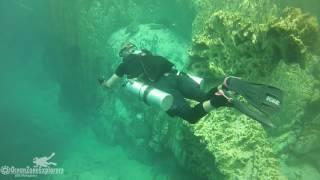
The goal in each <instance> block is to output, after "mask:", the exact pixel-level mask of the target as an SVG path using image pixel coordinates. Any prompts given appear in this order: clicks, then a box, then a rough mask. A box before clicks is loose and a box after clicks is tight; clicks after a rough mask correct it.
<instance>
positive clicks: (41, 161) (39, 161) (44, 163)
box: [32, 152, 57, 168]
mask: <svg viewBox="0 0 320 180" xmlns="http://www.w3.org/2000/svg"><path fill="white" fill-rule="evenodd" d="M55 154H56V153H54V152H53V153H52V154H51V155H50V156H48V157H46V156H44V157H40V158H39V157H35V158H33V161H32V162H33V163H34V164H35V165H34V167H35V168H48V167H50V165H53V166H56V165H57V163H54V162H48V161H49V160H50V159H51V158H52V157H53V156H54V155H55Z"/></svg>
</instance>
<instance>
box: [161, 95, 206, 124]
mask: <svg viewBox="0 0 320 180" xmlns="http://www.w3.org/2000/svg"><path fill="white" fill-rule="evenodd" d="M167 113H168V114H169V115H170V116H178V117H181V118H182V119H184V120H186V121H188V122H189V123H191V124H194V123H196V122H198V121H199V120H200V118H202V117H203V116H205V115H206V114H207V113H208V112H207V111H206V110H205V109H204V108H203V104H202V103H198V104H197V105H196V106H194V107H191V106H190V105H189V103H188V102H187V101H186V100H185V99H184V98H183V96H182V95H181V94H180V95H175V96H174V103H173V106H172V107H171V108H170V110H168V111H167Z"/></svg>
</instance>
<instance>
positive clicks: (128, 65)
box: [115, 51, 221, 123]
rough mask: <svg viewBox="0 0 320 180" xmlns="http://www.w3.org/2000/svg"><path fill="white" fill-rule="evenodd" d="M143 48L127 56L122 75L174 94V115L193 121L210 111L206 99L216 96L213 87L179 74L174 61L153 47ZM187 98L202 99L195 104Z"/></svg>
mask: <svg viewBox="0 0 320 180" xmlns="http://www.w3.org/2000/svg"><path fill="white" fill-rule="evenodd" d="M142 52H143V53H140V54H131V55H129V56H128V57H126V58H124V59H123V62H122V63H121V64H120V65H119V66H118V67H117V69H116V71H115V74H116V75H117V76H119V77H123V76H124V75H127V76H128V78H139V79H140V80H143V82H144V83H146V84H149V85H152V86H153V87H155V88H157V89H160V90H162V91H164V92H167V93H169V94H171V95H172V96H173V98H174V101H173V106H172V107H171V108H170V109H169V110H168V111H167V113H168V114H169V115H170V116H179V117H181V118H183V119H185V120H187V121H188V122H189V123H196V122H197V121H198V120H199V119H200V118H201V117H203V116H205V115H206V114H207V112H206V111H205V110H204V109H203V107H202V102H203V101H205V100H208V99H210V98H212V96H213V90H211V91H210V92H208V93H205V92H203V91H201V90H200V87H199V85H198V84H197V83H196V82H195V81H194V80H192V79H191V78H190V77H189V76H188V75H187V74H185V73H179V74H177V71H176V70H175V69H174V64H172V63H171V62H170V61H168V60H167V59H166V58H164V57H161V56H155V55H152V54H151V53H150V52H149V51H142ZM185 98H188V99H192V100H196V101H198V102H199V103H198V104H197V105H196V106H194V107H191V106H190V104H189V103H188V102H187V101H186V99H185ZM218 103H219V102H218ZM217 106H221V105H220V104H217Z"/></svg>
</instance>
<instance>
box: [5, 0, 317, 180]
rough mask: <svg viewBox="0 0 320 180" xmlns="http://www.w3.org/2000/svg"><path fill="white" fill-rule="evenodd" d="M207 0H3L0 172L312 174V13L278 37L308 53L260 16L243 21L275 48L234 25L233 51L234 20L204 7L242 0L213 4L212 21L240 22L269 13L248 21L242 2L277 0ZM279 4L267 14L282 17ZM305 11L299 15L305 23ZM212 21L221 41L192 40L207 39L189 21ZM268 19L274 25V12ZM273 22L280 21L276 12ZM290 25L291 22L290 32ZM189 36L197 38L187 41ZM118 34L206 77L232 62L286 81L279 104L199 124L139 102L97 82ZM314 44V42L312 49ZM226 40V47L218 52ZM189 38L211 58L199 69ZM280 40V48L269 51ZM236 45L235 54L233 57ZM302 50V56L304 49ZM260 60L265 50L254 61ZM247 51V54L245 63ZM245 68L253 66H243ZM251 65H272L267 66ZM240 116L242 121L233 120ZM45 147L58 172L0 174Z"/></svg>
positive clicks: (164, 179) (312, 7)
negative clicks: (258, 118)
mask: <svg viewBox="0 0 320 180" xmlns="http://www.w3.org/2000/svg"><path fill="white" fill-rule="evenodd" d="M199 2H200V4H201V2H203V3H204V4H205V3H208V2H209V3H208V4H210V6H209V5H208V4H205V6H204V7H207V9H206V8H204V7H203V6H201V5H199ZM211 2H212V3H210V0H207V1H196V0H194V1H192V0H176V1H170V0H163V1H160V0H155V1H151V0H92V1H91V0H70V1H64V0H47V1H43V0H28V1H27V0H12V1H9V0H8V1H5V0H1V1H0V24H1V25H0V27H1V29H0V39H1V42H0V137H1V145H0V168H1V172H0V173H1V174H0V179H50V180H60V179H62V180H69V179H70V180H73V179H74V180H78V179H79V180H82V179H84V180H87V179H93V180H95V179H97V180H100V179H101V180H202V179H203V180H204V179H297V180H298V179H303V180H304V179H305V180H309V179H310V180H313V179H319V178H320V158H319V157H320V156H319V155H318V152H319V150H320V145H319V142H320V114H319V108H320V103H319V102H320V93H319V92H320V83H319V82H320V76H319V71H320V69H319V68H320V58H319V51H317V49H319V48H318V47H319V46H318V47H317V45H318V44H317V43H313V41H318V40H319V39H320V36H319V38H317V37H311V38H310V37H309V36H308V35H309V34H312V35H313V34H316V32H318V34H317V35H319V34H320V30H319V27H317V26H316V25H315V26H312V25H310V24H312V22H313V21H311V20H310V21H311V23H310V24H307V25H305V26H304V25H301V26H297V27H295V28H296V29H294V28H293V29H294V30H292V33H291V32H290V30H288V31H286V30H283V31H281V32H284V33H283V34H280V35H279V37H281V36H282V37H287V36H286V35H287V34H286V33H287V32H289V35H288V37H293V36H295V35H296V34H298V35H296V36H295V37H297V39H299V38H301V42H303V43H304V45H305V46H306V47H307V50H306V51H307V53H303V55H301V57H299V58H295V57H294V58H291V59H294V60H292V61H290V57H292V56H295V55H296V54H299V53H300V52H301V51H302V50H301V49H303V47H304V45H301V46H300V44H299V43H298V44H299V45H297V46H292V47H294V48H301V49H298V50H296V49H294V48H292V47H291V45H292V44H291V41H290V42H289V43H288V42H287V41H286V38H283V39H281V38H279V37H278V39H281V41H279V42H276V41H277V40H275V39H277V38H274V36H272V35H273V34H272V33H274V32H275V31H271V30H270V31H268V30H266V28H265V26H263V27H258V26H252V28H251V29H250V30H248V32H249V33H250V31H251V30H252V31H253V32H254V33H256V34H257V37H258V38H257V42H258V43H257V44H258V45H257V46H260V44H263V40H266V41H268V39H272V40H270V42H269V41H268V42H266V43H265V45H261V46H271V45H274V46H272V48H270V49H269V48H265V51H263V52H262V50H261V49H259V48H257V49H255V48H250V47H255V45H252V44H251V45H250V44H249V45H248V43H247V41H246V40H245V39H246V38H244V37H243V36H242V35H239V39H240V40H239V44H243V46H241V48H243V49H245V50H243V49H240V48H239V52H238V51H237V52H235V51H234V50H235V49H237V48H235V49H233V46H232V43H231V41H232V40H230V41H229V39H228V36H229V35H230V34H232V32H233V31H237V28H238V29H241V28H243V27H242V26H239V27H236V28H235V29H231V28H234V26H231V25H230V26H229V25H228V23H226V24H227V25H226V24H223V23H222V24H223V25H222V24H221V26H219V25H220V24H219V23H218V21H217V20H216V19H219V18H216V19H214V18H213V19H214V20H212V21H209V20H208V19H210V18H209V17H211V16H209V15H210V14H211V13H213V12H218V11H219V10H222V11H223V12H228V11H227V10H229V14H230V10H234V9H238V8H237V7H238V6H239V7H240V5H243V4H245V5H243V6H241V7H242V8H239V12H240V13H239V14H237V15H230V16H229V15H228V13H226V14H223V13H221V14H218V15H215V17H223V18H221V19H222V20H221V22H224V20H225V21H227V20H228V19H229V20H230V19H231V20H230V22H232V19H235V18H238V17H240V18H239V20H237V22H241V23H242V22H243V23H244V24H246V25H248V26H250V25H252V24H255V23H256V24H259V23H261V24H263V23H265V24H268V23H270V22H269V21H268V20H265V19H268V16H269V15H266V17H265V18H261V19H263V20H261V19H260V20H261V21H265V22H259V23H257V22H256V21H257V20H256V19H255V18H253V17H252V16H254V15H252V16H251V15H250V14H246V13H248V12H250V10H252V9H250V7H254V6H258V5H259V4H262V3H265V4H266V6H267V5H270V3H274V2H273V1H263V0H261V1H255V0H246V1H241V0H239V1H235V2H236V3H234V2H232V1H223V2H222V1H215V0H212V1H211ZM228 3H229V5H230V6H229V5H228ZM268 3H269V4H268ZM197 4H198V5H197ZM211 5H213V6H212V7H211ZM277 6H278V8H279V9H280V10H278V11H274V12H277V13H279V14H280V11H281V10H282V9H284V8H285V7H286V6H292V7H297V8H301V9H302V11H303V12H310V13H311V15H312V16H315V18H316V19H317V20H318V21H319V18H320V13H319V12H320V11H319V8H320V2H319V1H317V0H309V1H303V2H302V1H285V0H282V1H280V2H277ZM243 9H247V10H248V11H246V12H245V10H243ZM253 9H254V8H253ZM241 10H243V12H242V13H243V14H242V13H241ZM257 11H258V9H257ZM244 12H245V13H244ZM251 12H252V11H251ZM294 12H296V11H294ZM260 13H263V12H260ZM269 13H270V12H269ZM277 13H274V14H273V15H275V16H280V15H277ZM258 14H259V13H258V12H257V15H258ZM270 14H272V13H270ZM298 16H299V15H298ZM245 17H249V19H250V18H252V19H250V20H246V19H245ZM241 18H244V19H245V20H243V19H241ZM226 19H227V20H226ZM257 19H259V18H257ZM270 19H271V18H270ZM279 19H280V18H279ZM288 19H290V18H288ZM251 20H252V22H251ZM300 20H301V19H300ZM307 20H308V19H307ZM307 20H305V22H309V21H307ZM246 21H250V22H249V23H247V22H246ZM267 21H268V22H267ZM293 21H294V20H293ZM302 21H303V20H302ZM205 22H206V23H207V24H206V23H205ZM210 22H211V23H212V24H213V25H214V29H216V31H215V33H216V35H217V36H221V37H223V36H225V38H220V39H222V41H224V40H225V41H224V45H225V46H224V47H223V48H222V46H219V45H217V46H213V45H212V46H210V47H209V48H208V49H209V50H208V51H206V49H202V46H201V45H205V44H206V42H209V41H210V38H208V37H209V36H207V35H206V33H208V32H207V31H205V30H204V32H203V33H198V32H199V31H201V29H206V28H207V25H208V24H210ZM219 22H220V21H219ZM277 22H279V23H278V24H281V21H280V20H279V21H277ZM288 22H291V21H290V20H288ZM217 24H218V25H217ZM270 24H272V23H270ZM289 24H290V23H289ZM309 25H310V26H309ZM271 26H272V27H278V26H277V23H274V24H272V25H270V27H271ZM250 27H251V26H250ZM303 27H308V28H309V27H311V29H312V27H314V29H316V30H314V31H312V30H310V33H309V32H308V33H306V34H307V35H304V34H303V32H302V31H299V30H301V29H303ZM228 28H230V29H231V30H230V32H228ZM259 28H261V29H259ZM299 28H301V29H299ZM207 29H208V28H207ZM244 29H245V28H244ZM275 29H276V28H275ZM279 29H281V28H279ZM306 29H307V28H306ZM245 30H246V31H247V29H245ZM295 30H298V31H299V32H298V33H296V34H295V32H294V31H295ZM224 32H226V33H224ZM266 32H267V33H266ZM264 33H265V34H266V35H265V37H264ZM290 33H291V34H290ZM239 34H240V33H239ZM261 34H262V35H261ZM270 34H271V36H268V35H270ZM195 35H199V36H197V37H198V38H199V37H200V38H199V39H197V41H192V38H195ZM252 37H253V36H252ZM254 37H255V36H254ZM260 37H261V39H259V38H260ZM206 38H208V39H206ZM211 38H212V39H214V37H211ZM241 38H243V39H241ZM264 38H265V39H264ZM127 39H130V40H133V41H135V42H137V43H138V45H139V46H140V47H145V48H148V49H152V50H153V51H154V52H156V53H158V54H160V55H164V56H166V57H169V59H171V60H172V61H174V62H175V63H176V64H177V65H178V66H180V67H181V68H184V69H185V70H188V71H190V72H192V71H193V72H196V73H197V74H198V75H201V76H203V77H206V78H207V79H209V80H211V79H210V78H211V76H213V74H215V73H217V74H219V73H221V72H226V73H227V74H232V73H235V74H237V75H241V76H244V77H245V78H248V79H251V80H256V81H261V82H265V83H271V84H273V85H276V86H279V87H280V88H283V89H285V90H286V91H287V95H286V97H287V98H286V99H285V100H286V102H288V103H287V105H285V107H284V108H286V109H285V110H283V111H282V112H281V114H279V116H278V117H276V118H275V119H274V121H275V124H277V126H278V128H277V129H270V128H266V127H262V126H261V125H260V124H259V123H257V122H255V121H253V120H252V119H249V118H246V117H244V116H242V115H239V114H237V113H236V112H233V111H232V110H227V109H222V110H219V111H217V112H214V113H212V114H211V115H210V116H209V115H208V117H206V118H204V119H202V120H201V122H200V123H198V124H197V125H188V124H187V123H186V122H183V120H182V119H178V118H171V117H168V116H167V115H165V114H164V113H163V112H159V109H157V108H154V107H150V106H147V105H145V104H144V103H142V102H139V100H138V99H137V98H136V97H133V96H132V95H131V94H130V93H128V92H126V91H125V90H124V89H123V88H121V87H117V88H116V89H115V90H111V91H104V90H103V89H101V87H99V84H98V82H97V78H98V77H99V76H101V75H106V76H109V75H111V74H112V73H113V71H114V69H115V67H116V65H117V64H118V63H119V58H118V57H117V50H118V48H119V46H120V44H121V43H122V41H125V40H127ZM231 39H232V38H231ZM310 39H311V40H310ZM250 41H251V40H250ZM210 42H214V41H210ZM273 42H275V43H273ZM293 42H300V40H297V41H293ZM197 43H199V44H200V45H199V44H197ZM303 43H302V44H303ZM308 43H309V44H308ZM213 44H214V43H213ZM314 44H315V45H314ZM197 45H198V46H197ZM312 45H314V46H315V47H314V49H315V50H314V51H311V50H310V49H312V48H311V46H312ZM286 46H290V47H288V48H286ZM302 46H303V47H302ZM237 47H238V46H237ZM239 47H240V46H239ZM248 47H249V48H248ZM219 48H221V49H219ZM228 48H229V49H231V50H230V51H227V50H226V49H228ZM246 48H247V49H246ZM189 49H191V50H192V51H193V52H194V54H196V55H199V56H200V55H203V57H208V58H209V59H210V62H211V61H212V62H214V63H215V64H216V66H210V68H208V67H209V66H206V65H203V64H201V63H199V66H200V67H198V66H187V63H186V62H189V57H191V58H190V59H191V62H189V63H191V64H193V63H194V64H197V63H198V61H197V60H198V59H197V60H195V59H194V56H192V55H190V54H189V55H188V54H187V51H188V50H189ZM222 49H224V50H226V51H223V50H222ZM287 49H289V50H287ZM269 50H270V52H272V53H273V54H272V55H270V57H269V56H267V55H268V52H269ZM309 50H310V52H309ZM242 51H245V52H246V51H248V53H242ZM260 51H261V52H260ZM278 51H279V52H280V53H276V52H278ZM219 52H221V54H222V55H217V56H220V57H226V59H218V61H216V60H217V59H215V58H211V57H212V56H211V55H212V54H219ZM223 52H225V54H227V53H226V52H232V53H230V54H227V55H225V54H224V53H223ZM291 52H292V53H291ZM183 53H185V54H183ZM265 54H267V55H265ZM280 54H282V55H280ZM288 54H289V55H292V54H293V55H292V56H289V55H288ZM299 55H300V54H299ZM237 56H239V61H232V58H234V57H237ZM240 56H242V57H240ZM302 56H303V57H302ZM243 57H244V58H243ZM288 57H289V58H288ZM245 58H247V59H249V60H248V62H249V63H248V64H245V63H243V62H241V60H242V59H245ZM286 58H288V59H289V60H288V59H286ZM303 58H305V59H306V60H301V59H303ZM230 59H231V60H230ZM257 59H264V61H262V62H260V61H258V62H257V61H256V60H257ZM270 59H277V61H272V62H276V63H274V64H273V65H275V64H276V65H275V66H272V65H270V66H269V64H270V62H269V61H268V60H270ZM302 61H303V62H302ZM238 62H239V63H238ZM244 62H246V61H244ZM250 62H254V63H253V65H252V64H250ZM265 62H267V63H265ZM230 63H231V64H232V63H234V64H236V65H235V66H231V65H230ZM241 63H243V64H245V65H248V66H247V67H248V70H243V69H241V67H243V66H241ZM264 63H265V64H267V65H265V66H264ZM239 64H240V65H239ZM243 64H242V65H243ZM257 64H258V65H257ZM261 64H262V65H261ZM271 64H272V63H271ZM237 65H239V66H237ZM203 66H204V67H203ZM303 66H305V67H304V68H303ZM227 67H230V69H227ZM231 67H232V68H231ZM239 67H240V68H239ZM252 67H257V68H256V69H255V70H252V69H250V68H252ZM270 67H272V68H271V69H272V72H271V70H270ZM259 68H261V70H260V69H259ZM221 69H222V70H221ZM256 71H258V72H265V71H267V72H270V76H265V75H261V74H263V73H257V72H256ZM237 116H239V121H235V119H237ZM242 137H243V139H241V138H242ZM52 153H55V155H54V156H53V158H52V159H51V160H50V161H51V162H55V163H57V165H56V166H55V167H57V168H63V169H64V174H63V175H59V174H56V175H38V176H37V177H35V178H28V177H20V178H19V177H14V175H4V169H3V167H4V166H9V167H12V166H14V167H16V168H24V167H27V166H29V167H33V166H34V164H33V158H35V157H45V156H49V155H50V154H52ZM51 167H54V166H51ZM243 167H245V168H243ZM268 173H269V174H268ZM268 176H269V177H268Z"/></svg>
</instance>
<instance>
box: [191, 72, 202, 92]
mask: <svg viewBox="0 0 320 180" xmlns="http://www.w3.org/2000/svg"><path fill="white" fill-rule="evenodd" d="M187 75H188V76H189V77H190V78H191V79H192V80H193V81H194V82H196V83H197V84H199V87H200V89H203V87H204V80H203V78H201V77H198V76H194V75H191V74H187Z"/></svg>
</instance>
